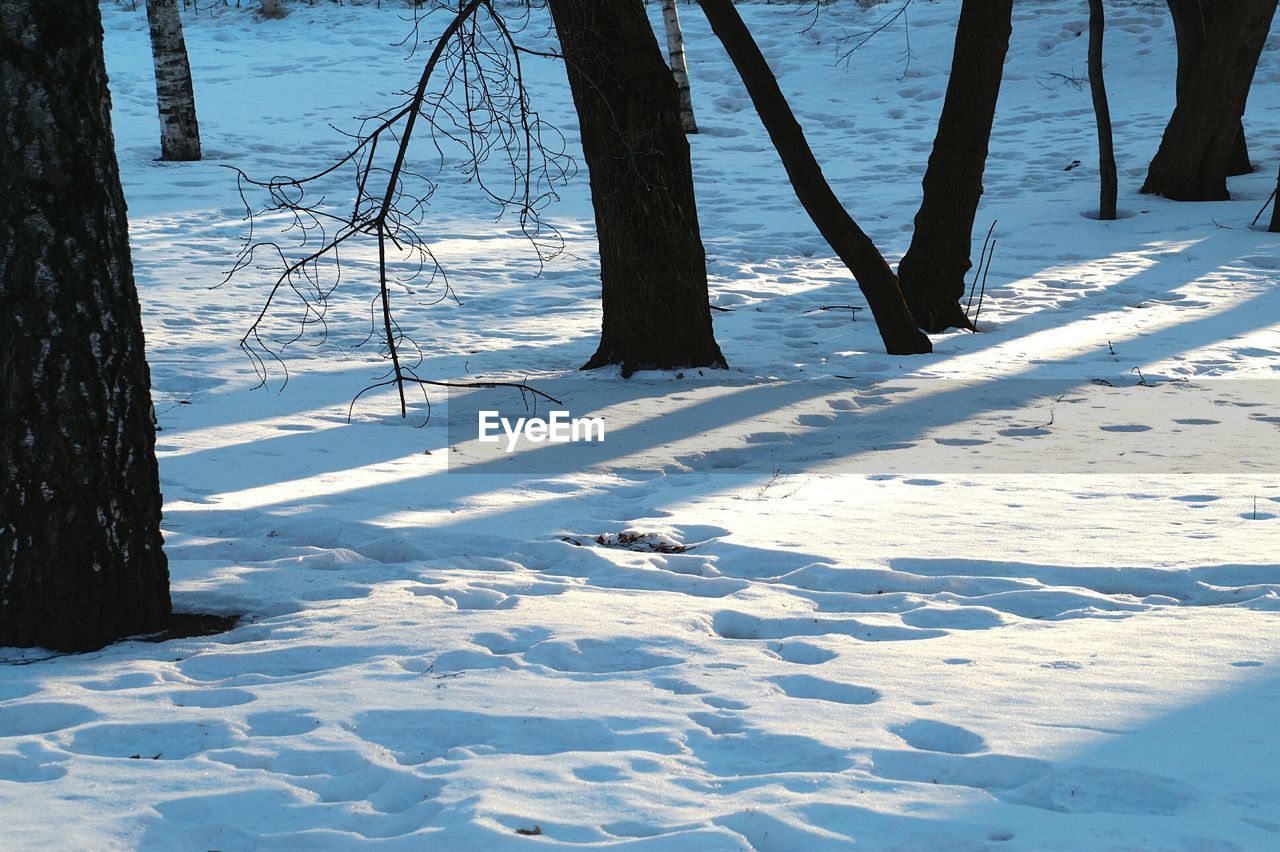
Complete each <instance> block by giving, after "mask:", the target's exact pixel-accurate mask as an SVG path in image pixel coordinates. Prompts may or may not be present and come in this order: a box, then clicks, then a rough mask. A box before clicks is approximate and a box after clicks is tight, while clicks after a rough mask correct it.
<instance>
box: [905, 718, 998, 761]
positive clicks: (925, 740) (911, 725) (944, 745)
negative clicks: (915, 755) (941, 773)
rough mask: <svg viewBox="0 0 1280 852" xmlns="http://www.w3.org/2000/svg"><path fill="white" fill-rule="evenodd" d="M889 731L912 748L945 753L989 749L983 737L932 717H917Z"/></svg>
mask: <svg viewBox="0 0 1280 852" xmlns="http://www.w3.org/2000/svg"><path fill="white" fill-rule="evenodd" d="M889 732H890V733H892V734H894V735H895V736H897V737H898V738H899V739H901V740H902V741H903V742H905V743H906V744H907V745H909V746H911V747H912V748H917V749H920V750H921V751H936V752H941V753H943V754H976V753H977V752H980V751H986V750H987V743H986V740H984V739H983V738H982V737H980V736H978V735H977V734H975V733H974V732H973V731H970V730H968V729H966V728H962V727H960V726H959V725H949V724H947V723H946V722H935V721H933V720H931V719H915V720H913V721H911V722H904V723H903V724H900V725H892V726H890V728H889Z"/></svg>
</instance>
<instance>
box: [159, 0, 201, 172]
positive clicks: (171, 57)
mask: <svg viewBox="0 0 1280 852" xmlns="http://www.w3.org/2000/svg"><path fill="white" fill-rule="evenodd" d="M147 23H148V24H149V25H150V28H151V56H152V59H153V64H154V65H155V73H156V104H157V106H158V108H159V110H160V159H162V160H198V159H200V125H199V123H198V122H197V121H196V97H195V91H194V89H193V88H192V85H191V63H190V62H189V61H188V60H187V42H186V39H184V38H183V36H182V17H181V16H180V15H179V14H178V0H147Z"/></svg>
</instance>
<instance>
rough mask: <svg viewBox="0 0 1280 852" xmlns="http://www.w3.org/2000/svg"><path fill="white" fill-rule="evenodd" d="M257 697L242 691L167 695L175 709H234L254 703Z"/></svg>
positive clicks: (202, 691)
mask: <svg viewBox="0 0 1280 852" xmlns="http://www.w3.org/2000/svg"><path fill="white" fill-rule="evenodd" d="M257 699H258V696H256V695H254V694H253V693H252V692H249V691H248V690H244V689H189V690H182V691H180V692H171V693H169V700H170V701H172V702H173V703H174V705H175V706H177V707H205V708H216V707H235V706H237V705H240V704H248V703H250V702H252V701H256V700H257Z"/></svg>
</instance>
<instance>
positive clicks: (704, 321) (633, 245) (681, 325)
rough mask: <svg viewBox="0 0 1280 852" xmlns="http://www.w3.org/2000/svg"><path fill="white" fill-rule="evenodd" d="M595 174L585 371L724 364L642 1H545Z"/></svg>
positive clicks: (668, 92)
mask: <svg viewBox="0 0 1280 852" xmlns="http://www.w3.org/2000/svg"><path fill="white" fill-rule="evenodd" d="M549 5H550V7H551V16H552V19H553V21H554V22H555V26H556V33H557V35H558V37H559V39H560V47H561V52H562V53H563V54H564V57H565V67H566V69H567V71H568V74H569V85H570V88H571V89H572V91H573V100H574V104H575V105H576V107H577V111H578V120H579V124H580V125H581V129H582V152H583V155H584V157H585V159H586V163H587V170H588V171H589V172H590V175H591V203H592V205H593V206H594V207H595V213H596V234H597V237H598V238H599V242H600V281H601V286H602V296H603V303H604V322H603V327H602V330H601V334H600V348H599V349H598V350H597V351H596V354H595V355H593V356H592V357H591V360H590V361H588V362H587V363H586V364H585V365H584V366H583V369H593V368H596V367H603V366H605V365H607V364H620V365H621V366H622V375H624V376H629V375H631V374H632V373H633V372H635V371H636V370H649V369H675V368H680V367H724V366H726V365H725V360H724V356H723V355H722V354H721V353H720V347H719V346H718V345H717V344H716V339H715V335H714V333H713V332H712V328H711V307H710V305H709V304H708V301H707V265H706V255H705V253H704V251H703V247H702V235H701V232H700V231H699V228H698V209H697V204H696V203H695V200H694V193H693V169H692V167H691V165H690V163H689V143H688V141H687V140H686V139H685V135H684V132H683V130H682V129H681V127H680V114H679V113H680V106H679V98H678V95H677V93H676V84H675V80H674V79H673V78H672V76H671V70H670V69H669V68H668V67H667V65H666V63H665V62H664V61H663V59H662V49H661V48H660V47H659V46H658V41H657V39H656V38H655V36H654V34H653V29H652V27H650V26H649V20H648V17H647V16H646V15H645V11H644V4H643V3H642V0H610V2H608V3H601V2H599V0H550V4H549Z"/></svg>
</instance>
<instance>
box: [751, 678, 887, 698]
mask: <svg viewBox="0 0 1280 852" xmlns="http://www.w3.org/2000/svg"><path fill="white" fill-rule="evenodd" d="M769 679H770V680H771V681H773V682H774V683H776V684H777V685H778V686H779V687H780V688H781V689H782V692H783V693H784V694H785V695H786V696H787V697H788V698H800V699H809V700H815V701H831V702H833V703H836V704H874V703H875V702H877V701H879V700H880V698H881V695H880V692H879V691H878V690H875V689H871V688H870V687H867V686H857V685H855V684H852V683H840V682H838V681H834V680H826V679H824V678H820V677H813V676H811V675H799V674H798V675H781V676H779V677H773V678H769Z"/></svg>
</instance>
